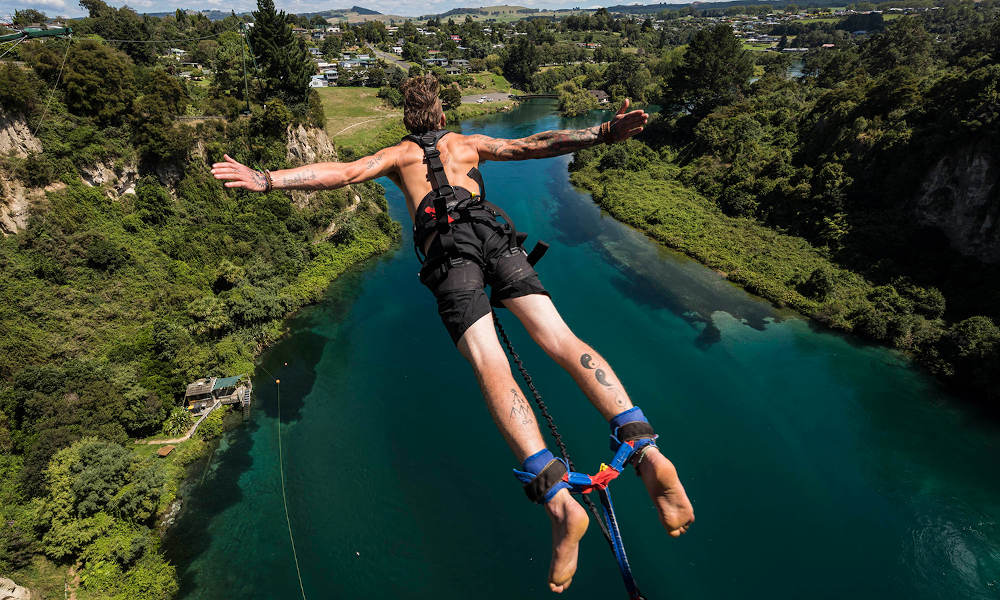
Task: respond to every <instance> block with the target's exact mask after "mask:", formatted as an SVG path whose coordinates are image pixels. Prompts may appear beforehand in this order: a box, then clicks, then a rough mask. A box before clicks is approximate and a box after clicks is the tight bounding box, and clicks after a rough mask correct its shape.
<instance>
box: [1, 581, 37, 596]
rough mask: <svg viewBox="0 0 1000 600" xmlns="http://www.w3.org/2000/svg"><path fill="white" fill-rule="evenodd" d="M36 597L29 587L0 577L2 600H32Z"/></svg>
mask: <svg viewBox="0 0 1000 600" xmlns="http://www.w3.org/2000/svg"><path fill="white" fill-rule="evenodd" d="M34 597H35V596H34V595H33V594H32V593H31V590H29V589H28V588H26V587H21V586H19V585H17V584H16V583H14V582H13V581H11V580H10V579H7V578H6V577H0V600H31V599H32V598H34Z"/></svg>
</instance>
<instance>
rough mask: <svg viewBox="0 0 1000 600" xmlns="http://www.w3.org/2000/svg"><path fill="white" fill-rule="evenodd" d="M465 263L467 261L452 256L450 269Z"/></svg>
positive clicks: (449, 259) (449, 263)
mask: <svg viewBox="0 0 1000 600" xmlns="http://www.w3.org/2000/svg"><path fill="white" fill-rule="evenodd" d="M463 263H465V259H464V258H462V257H461V256H451V257H449V258H448V266H449V267H458V266H461V265H462V264H463Z"/></svg>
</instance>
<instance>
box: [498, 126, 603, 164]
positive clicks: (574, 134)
mask: <svg viewBox="0 0 1000 600" xmlns="http://www.w3.org/2000/svg"><path fill="white" fill-rule="evenodd" d="M600 142H601V132H600V126H594V127H588V128H587V129H561V130H558V131H543V132H541V133H536V134H535V135H532V136H529V137H526V138H521V139H519V140H492V141H490V142H489V143H488V144H487V146H486V147H487V149H488V150H489V151H490V153H491V154H492V155H493V156H494V160H525V159H529V158H548V157H550V156H559V155H560V154H569V153H570V152H576V151H577V150H581V149H583V148H588V147H590V146H593V145H595V144H598V143H600Z"/></svg>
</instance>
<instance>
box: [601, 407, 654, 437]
mask: <svg viewBox="0 0 1000 600" xmlns="http://www.w3.org/2000/svg"><path fill="white" fill-rule="evenodd" d="M637 421H639V422H642V423H649V420H648V419H646V415H644V414H642V409H641V408H639V407H638V406H633V407H632V408H630V409H628V410H626V411H624V412H621V413H618V414H617V415H615V416H614V417H613V418H612V419H611V421H610V422H609V424H610V425H611V433H614V432H615V431H616V430H617V429H618V428H619V427H621V426H622V425H625V424H626V423H635V422H637Z"/></svg>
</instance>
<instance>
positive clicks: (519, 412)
mask: <svg viewBox="0 0 1000 600" xmlns="http://www.w3.org/2000/svg"><path fill="white" fill-rule="evenodd" d="M510 395H511V397H512V398H513V402H512V403H511V406H510V417H509V418H510V420H511V421H518V422H520V423H521V425H529V424H531V423H532V421H533V420H534V417H533V415H532V413H531V407H530V406H528V401H527V400H525V399H524V398H522V397H521V394H519V393H517V390H516V389H513V388H511V390H510Z"/></svg>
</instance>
